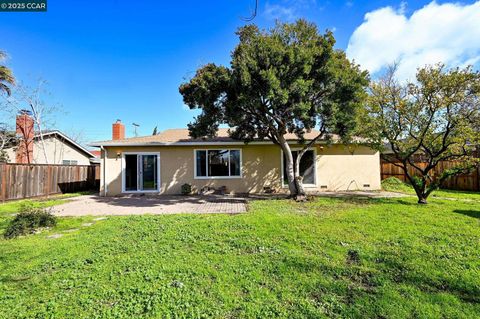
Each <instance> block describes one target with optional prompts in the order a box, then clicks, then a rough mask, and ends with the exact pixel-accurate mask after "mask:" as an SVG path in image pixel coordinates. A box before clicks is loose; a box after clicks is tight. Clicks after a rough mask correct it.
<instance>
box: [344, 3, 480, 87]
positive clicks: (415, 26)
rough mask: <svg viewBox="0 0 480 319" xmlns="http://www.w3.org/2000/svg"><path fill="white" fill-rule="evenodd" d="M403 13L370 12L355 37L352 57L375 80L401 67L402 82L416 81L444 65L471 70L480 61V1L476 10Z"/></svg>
mask: <svg viewBox="0 0 480 319" xmlns="http://www.w3.org/2000/svg"><path fill="white" fill-rule="evenodd" d="M405 9H406V7H405V4H404V3H402V5H401V6H400V8H399V9H395V8H392V7H385V8H380V9H378V10H375V11H371V12H368V13H367V14H366V15H365V19H364V22H363V23H362V24H361V25H360V26H359V27H358V28H357V29H356V30H355V31H354V32H353V34H352V36H351V37H350V40H349V43H348V47H347V55H348V57H349V58H353V59H355V61H356V62H357V63H359V64H360V65H361V66H362V67H363V68H364V69H367V70H369V71H370V73H371V74H375V73H376V72H378V71H380V70H382V69H383V68H384V67H385V66H387V65H388V64H391V63H393V62H397V63H399V69H398V76H399V77H400V78H402V79H406V78H413V76H414V74H415V71H416V68H417V67H421V66H425V65H426V64H434V63H438V62H443V63H445V64H446V65H448V66H466V65H468V64H475V63H478V62H479V61H480V1H477V2H475V3H473V4H470V5H462V4H459V3H445V4H437V3H436V2H431V3H430V4H428V5H426V6H425V7H423V8H421V9H419V10H417V11H415V12H413V14H412V15H411V16H410V17H407V15H406V14H405V11H406V10H405Z"/></svg>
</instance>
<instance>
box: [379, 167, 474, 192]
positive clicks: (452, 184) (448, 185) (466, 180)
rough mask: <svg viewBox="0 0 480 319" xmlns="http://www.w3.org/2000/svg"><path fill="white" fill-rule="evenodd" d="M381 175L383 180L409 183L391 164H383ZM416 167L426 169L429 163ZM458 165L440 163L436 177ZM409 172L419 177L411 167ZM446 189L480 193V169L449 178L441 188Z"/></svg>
mask: <svg viewBox="0 0 480 319" xmlns="http://www.w3.org/2000/svg"><path fill="white" fill-rule="evenodd" d="M380 165H381V173H382V180H384V179H386V178H389V177H392V176H393V177H396V178H398V179H400V180H402V181H404V182H408V180H407V177H406V175H405V174H404V172H403V170H402V169H401V168H400V167H398V166H395V165H393V164H391V163H388V162H385V161H383V160H382V162H381V164H380ZM415 165H417V166H418V167H421V168H424V167H425V166H426V165H427V163H424V162H416V163H415ZM455 165H457V163H456V162H454V161H444V162H440V163H439V164H438V165H437V166H436V167H435V169H434V170H433V174H434V175H438V174H441V173H442V172H443V171H444V170H446V169H449V168H452V167H453V166H455ZM408 172H409V174H411V175H418V174H417V172H416V170H415V168H413V167H409V168H408ZM441 187H442V188H445V189H456V190H465V191H480V168H477V169H475V170H474V171H472V172H471V173H470V174H461V175H457V176H454V177H450V178H448V179H447V180H446V181H445V182H444V183H443V184H442V186H441Z"/></svg>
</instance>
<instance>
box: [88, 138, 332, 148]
mask: <svg viewBox="0 0 480 319" xmlns="http://www.w3.org/2000/svg"><path fill="white" fill-rule="evenodd" d="M288 142H289V143H298V140H289V141H288ZM306 142H308V141H306ZM332 143H334V144H335V143H337V144H338V142H332ZM245 144H250V145H273V142H271V141H252V142H249V143H245V142H242V141H222V142H150V143H118V142H105V143H91V144H89V146H92V147H102V146H103V147H117V146H215V145H245ZM315 144H327V141H317V142H316V143H315Z"/></svg>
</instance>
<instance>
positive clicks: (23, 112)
mask: <svg viewBox="0 0 480 319" xmlns="http://www.w3.org/2000/svg"><path fill="white" fill-rule="evenodd" d="M18 114H19V115H32V111H30V110H26V109H22V110H20V111H18Z"/></svg>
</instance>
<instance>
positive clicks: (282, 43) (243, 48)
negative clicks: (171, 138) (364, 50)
mask: <svg viewBox="0 0 480 319" xmlns="http://www.w3.org/2000/svg"><path fill="white" fill-rule="evenodd" d="M237 35H238V37H239V44H238V45H237V47H236V48H235V49H234V51H233V52H232V54H231V62H230V66H229V67H226V66H217V65H215V64H213V63H210V64H207V65H205V66H203V67H201V68H200V69H198V70H197V72H196V74H195V76H194V77H193V78H192V79H190V81H188V82H187V83H183V84H182V85H181V86H180V93H181V94H182V96H183V99H184V102H185V104H187V105H188V106H189V107H190V108H191V109H200V110H201V114H200V115H199V116H197V117H196V118H195V120H194V121H193V122H192V123H190V124H189V125H188V128H189V130H190V135H191V136H192V137H202V136H214V135H215V134H216V132H217V130H218V128H219V126H220V125H228V126H229V127H230V128H231V130H230V135H231V136H232V137H233V138H236V139H239V140H243V141H245V142H250V141H252V140H254V139H265V138H268V139H269V140H271V141H272V142H273V143H275V144H278V145H279V146H280V147H281V148H282V150H283V152H284V154H285V155H286V161H287V163H286V166H287V173H288V181H289V189H290V192H291V194H292V195H294V196H296V195H304V191H303V187H302V176H300V172H299V170H298V165H296V164H298V162H299V161H300V159H301V156H302V155H303V153H302V152H304V151H306V149H307V148H308V147H310V146H311V145H313V143H315V142H316V141H317V140H318V139H321V138H328V137H329V136H331V134H334V133H335V134H339V135H341V136H342V137H343V138H345V139H348V138H349V137H350V136H351V133H352V132H353V130H354V128H355V124H356V119H355V117H356V114H357V110H358V109H359V108H360V106H361V104H362V101H363V100H364V98H365V87H366V86H367V85H368V74H367V73H366V72H362V71H360V70H359V68H358V66H357V65H355V64H353V63H352V62H350V61H349V60H348V59H347V58H346V56H345V53H344V52H343V51H341V50H336V49H334V44H335V39H334V37H333V34H332V33H331V32H329V31H327V32H326V33H325V34H320V33H319V32H318V30H317V27H316V26H315V25H314V24H312V23H309V22H307V21H305V20H298V21H297V22H295V23H291V24H289V23H285V24H282V23H277V25H276V26H275V27H274V28H272V29H270V30H260V29H259V28H258V27H257V26H255V25H247V26H244V27H241V28H239V29H238V31H237ZM312 129H318V130H319V131H320V133H319V134H318V136H317V137H316V138H315V139H313V140H310V141H305V140H304V134H305V133H306V132H310V131H311V130H312ZM287 133H294V134H295V135H296V136H297V137H298V142H299V143H301V144H304V149H303V150H302V152H300V153H299V155H298V159H297V161H296V162H297V163H294V162H293V158H292V153H291V150H290V146H289V145H288V143H287V141H286V139H285V135H286V134H287Z"/></svg>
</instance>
